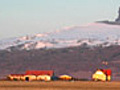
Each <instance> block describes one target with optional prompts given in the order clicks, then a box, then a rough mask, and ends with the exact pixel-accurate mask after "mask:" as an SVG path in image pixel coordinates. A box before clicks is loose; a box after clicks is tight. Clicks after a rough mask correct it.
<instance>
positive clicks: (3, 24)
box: [0, 0, 120, 39]
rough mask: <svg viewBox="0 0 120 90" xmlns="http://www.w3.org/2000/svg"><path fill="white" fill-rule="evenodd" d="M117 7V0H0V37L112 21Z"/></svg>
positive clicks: (118, 2)
mask: <svg viewBox="0 0 120 90" xmlns="http://www.w3.org/2000/svg"><path fill="white" fill-rule="evenodd" d="M119 7H120V0H0V39H3V38H9V37H19V36H25V35H33V34H37V33H45V32H53V31H56V30H60V29H62V28H64V27H69V26H81V25H84V24H87V23H92V22H95V21H100V20H114V19H115V18H117V16H118V13H117V12H118V8H119Z"/></svg>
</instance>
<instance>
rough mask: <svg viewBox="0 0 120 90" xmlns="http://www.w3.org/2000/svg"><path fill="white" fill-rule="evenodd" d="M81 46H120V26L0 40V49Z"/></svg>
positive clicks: (96, 26) (95, 25)
mask: <svg viewBox="0 0 120 90" xmlns="http://www.w3.org/2000/svg"><path fill="white" fill-rule="evenodd" d="M83 44H87V45H89V46H96V45H103V46H110V45H114V44H116V45H120V26H118V25H107V24H100V23H92V24H88V25H84V26H74V27H66V28H64V29H62V30H58V31H55V32H51V33H44V34H36V35H30V36H23V37H17V38H10V39H5V40H0V49H2V50H3V49H10V48H16V49H19V50H22V49H26V50H30V49H39V48H63V47H70V46H78V45H83Z"/></svg>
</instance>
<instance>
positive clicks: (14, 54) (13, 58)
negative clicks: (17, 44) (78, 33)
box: [0, 46, 120, 80]
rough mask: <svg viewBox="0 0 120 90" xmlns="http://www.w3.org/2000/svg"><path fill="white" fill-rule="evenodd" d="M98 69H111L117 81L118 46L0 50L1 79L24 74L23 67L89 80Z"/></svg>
mask: <svg viewBox="0 0 120 90" xmlns="http://www.w3.org/2000/svg"><path fill="white" fill-rule="evenodd" d="M103 62H108V65H105V64H104V63H103ZM98 68H103V69H107V68H109V69H112V72H113V73H112V76H113V77H112V78H113V80H119V79H120V46H110V47H106V48H103V47H100V46H99V47H94V48H89V47H87V46H79V47H70V48H61V49H39V50H30V51H26V50H22V51H18V50H14V51H11V52H10V51H0V77H1V78H3V77H5V75H8V74H12V73H13V74H22V73H23V74H24V73H25V71H26V70H54V71H55V75H61V74H68V75H71V76H73V77H75V78H84V79H90V78H91V75H92V73H94V71H95V70H96V69H98Z"/></svg>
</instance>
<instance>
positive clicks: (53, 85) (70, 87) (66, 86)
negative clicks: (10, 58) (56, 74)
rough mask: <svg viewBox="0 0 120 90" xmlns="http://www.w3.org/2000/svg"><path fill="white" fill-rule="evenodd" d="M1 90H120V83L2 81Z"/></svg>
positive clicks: (0, 83)
mask: <svg viewBox="0 0 120 90" xmlns="http://www.w3.org/2000/svg"><path fill="white" fill-rule="evenodd" d="M0 90H120V82H92V81H75V82H73V81H71V82H67V81H54V82H39V81H38V82H22V81H0Z"/></svg>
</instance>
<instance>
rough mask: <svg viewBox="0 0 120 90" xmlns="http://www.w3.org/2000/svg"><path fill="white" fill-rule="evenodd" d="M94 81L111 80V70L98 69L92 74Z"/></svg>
mask: <svg viewBox="0 0 120 90" xmlns="http://www.w3.org/2000/svg"><path fill="white" fill-rule="evenodd" d="M92 79H93V80H94V81H111V70H104V69H98V70H97V71H96V72H95V73H94V74H93V75H92Z"/></svg>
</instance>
